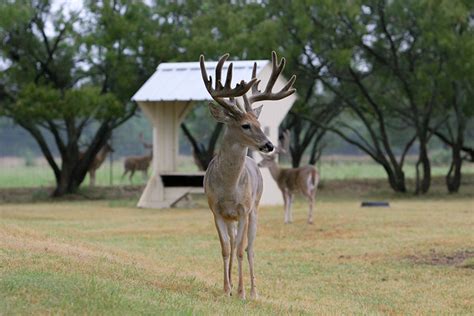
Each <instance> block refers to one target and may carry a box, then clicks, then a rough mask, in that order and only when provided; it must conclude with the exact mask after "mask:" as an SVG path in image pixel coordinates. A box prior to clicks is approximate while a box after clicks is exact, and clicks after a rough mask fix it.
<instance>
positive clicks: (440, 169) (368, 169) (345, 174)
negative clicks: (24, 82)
mask: <svg viewBox="0 0 474 316" xmlns="http://www.w3.org/2000/svg"><path fill="white" fill-rule="evenodd" d="M318 168H319V169H320V172H321V176H322V179H323V180H334V179H339V180H340V179H385V178H386V177H387V176H386V173H385V171H384V170H383V168H382V167H381V166H379V165H377V164H375V163H374V162H372V161H371V160H369V159H367V158H363V159H361V158H360V157H353V159H351V158H350V157H345V158H344V159H341V160H338V159H334V158H333V159H331V160H326V161H323V162H322V163H321V164H318ZM179 170H181V171H195V170H197V169H196V167H195V166H194V165H193V163H192V161H191V160H190V158H189V157H187V158H182V159H180V161H179ZM447 171H448V166H447V165H433V166H432V174H433V176H444V175H446V173H447ZM405 172H406V177H407V178H414V177H415V168H414V165H413V163H407V167H406V171H405ZM122 173H123V163H122V162H121V161H117V162H115V163H114V164H113V165H112V179H111V171H110V164H109V163H108V162H106V163H105V164H104V165H103V166H102V167H101V168H100V169H99V170H98V171H97V175H96V177H97V179H96V182H97V185H100V186H108V185H110V184H113V185H128V184H130V181H129V179H128V178H124V179H122ZM463 173H464V174H474V164H472V163H471V164H469V163H465V164H464V166H463ZM145 182H146V181H145V178H144V177H143V175H142V173H136V174H135V176H134V178H133V182H132V183H133V184H144V183H145ZM88 184H89V178H88V177H87V178H86V179H85V181H84V183H83V185H86V186H87V185H88ZM54 185H55V181H54V175H53V172H52V171H51V169H50V168H49V167H48V166H47V165H44V164H42V165H37V166H29V167H26V166H22V165H15V166H2V164H1V163H0V188H21V187H23V188H24V187H41V186H43V187H44V186H46V187H51V186H54Z"/></svg>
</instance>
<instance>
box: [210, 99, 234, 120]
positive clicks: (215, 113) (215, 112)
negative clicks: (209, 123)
mask: <svg viewBox="0 0 474 316" xmlns="http://www.w3.org/2000/svg"><path fill="white" fill-rule="evenodd" d="M209 112H211V115H212V117H213V118H214V119H215V120H216V121H217V122H220V123H228V122H229V121H230V115H229V113H227V111H226V110H224V109H223V108H221V107H220V106H218V105H215V104H214V103H212V102H209Z"/></svg>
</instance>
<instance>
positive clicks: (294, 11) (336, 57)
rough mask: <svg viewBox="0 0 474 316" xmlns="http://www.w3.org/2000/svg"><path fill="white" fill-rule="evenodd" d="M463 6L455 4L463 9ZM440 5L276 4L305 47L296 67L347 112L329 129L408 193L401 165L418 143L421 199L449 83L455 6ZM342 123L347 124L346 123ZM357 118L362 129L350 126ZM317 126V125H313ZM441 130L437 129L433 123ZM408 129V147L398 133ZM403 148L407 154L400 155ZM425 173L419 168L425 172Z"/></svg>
mask: <svg viewBox="0 0 474 316" xmlns="http://www.w3.org/2000/svg"><path fill="white" fill-rule="evenodd" d="M459 3H460V2H459V1H457V2H455V4H454V5H459ZM443 4H444V6H438V5H437V4H436V3H435V1H430V0H426V1H417V2H412V1H383V0H373V1H356V2H354V1H343V2H334V1H305V2H302V1H301V2H294V3H292V4H291V6H290V8H288V5H287V4H286V3H283V2H280V1H275V2H274V8H275V10H276V15H277V16H278V17H279V18H280V19H281V21H282V22H281V23H282V25H284V26H285V27H286V31H287V33H288V34H289V35H290V37H289V39H290V43H291V44H287V46H288V47H291V48H289V50H290V51H292V52H293V51H295V49H296V47H297V48H298V49H299V59H298V61H297V67H299V68H301V69H305V70H306V71H307V73H309V74H312V75H313V78H314V79H315V80H317V81H319V82H321V83H322V84H323V86H324V90H325V92H323V93H330V94H332V95H333V97H334V99H335V102H336V101H337V102H338V103H340V104H341V106H343V107H344V108H345V111H344V116H342V117H340V119H338V120H337V122H335V123H334V124H333V126H332V127H331V128H330V130H331V131H332V132H334V133H336V134H338V135H339V136H340V137H342V138H343V139H345V140H346V141H348V142H349V143H351V144H353V145H356V146H357V147H358V148H360V149H361V150H362V151H364V152H365V153H367V154H368V155H370V156H371V157H372V158H373V159H374V160H375V161H376V162H377V163H379V164H381V165H382V166H383V167H384V169H385V171H386V172H387V176H388V180H389V183H390V185H391V187H392V188H393V189H394V190H395V191H398V192H406V184H405V176H404V172H403V165H404V161H405V156H406V154H407V152H408V150H409V149H410V148H411V146H412V145H413V144H414V142H415V141H417V143H418V145H419V151H418V153H419V157H418V161H417V171H419V176H417V182H416V189H415V191H416V192H417V193H425V192H427V191H428V190H429V187H430V182H431V167H430V161H429V156H428V148H427V145H428V142H429V140H430V137H431V132H430V125H431V124H434V122H433V120H434V114H433V113H434V112H435V109H436V106H437V104H438V99H439V97H440V96H439V87H440V83H441V79H442V77H443V75H444V74H443V73H442V71H441V70H442V65H443V64H444V63H445V60H444V58H443V53H442V51H441V50H439V47H438V45H435V44H436V42H437V41H441V40H443V38H442V34H443V33H442V31H443V30H445V27H446V25H444V24H437V21H438V18H439V17H440V16H443V14H444V15H449V10H446V7H449V6H450V4H449V3H448V2H447V1H446V2H443ZM342 118H345V120H343V119H342ZM348 119H352V120H357V121H358V122H360V123H361V124H362V126H363V130H361V129H355V128H354V124H348V123H347V120H348ZM313 121H314V119H313ZM435 125H436V124H435ZM401 129H402V130H404V131H405V133H404V134H405V135H404V137H403V138H404V139H403V141H402V144H398V146H396V144H395V138H399V137H395V132H396V131H399V130H401ZM399 145H401V150H397V148H398V147H400V146H399ZM420 167H421V168H420Z"/></svg>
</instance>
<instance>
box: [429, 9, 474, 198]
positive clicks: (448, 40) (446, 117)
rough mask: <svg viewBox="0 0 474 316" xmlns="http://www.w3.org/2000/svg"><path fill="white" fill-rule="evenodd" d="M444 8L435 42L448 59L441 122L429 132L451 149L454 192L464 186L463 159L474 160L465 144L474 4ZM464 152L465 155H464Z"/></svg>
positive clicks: (473, 75)
mask: <svg viewBox="0 0 474 316" xmlns="http://www.w3.org/2000/svg"><path fill="white" fill-rule="evenodd" d="M444 6H448V4H444ZM443 9H444V10H449V12H450V14H449V15H445V14H443V15H440V16H439V18H438V19H437V23H439V24H442V25H443V34H440V36H442V39H443V40H442V41H441V40H440V41H438V42H436V43H435V44H436V45H437V46H438V49H439V50H440V51H441V52H442V53H443V55H444V59H445V62H444V63H443V65H442V68H441V72H442V74H443V77H442V81H441V84H440V88H439V89H440V98H439V106H438V108H437V113H436V115H437V116H438V121H440V122H441V124H438V125H434V124H433V125H432V126H430V131H431V132H432V133H434V135H436V136H437V137H438V138H439V139H440V140H441V141H442V142H444V143H445V144H446V145H448V146H449V147H450V148H451V164H450V168H449V170H448V173H447V175H446V186H447V189H448V191H449V192H450V193H455V192H458V191H459V188H460V186H461V176H462V172H461V169H462V165H463V161H464V160H469V159H471V160H472V159H474V148H472V147H469V146H468V145H467V143H466V136H467V131H468V123H469V119H470V118H472V116H473V114H474V110H473V107H472V101H471V99H472V96H473V94H474V89H473V86H472V84H473V82H474V65H473V63H472V56H473V55H474V39H473V38H474V37H473V30H474V29H473V26H472V23H471V22H472V9H473V6H472V3H471V2H468V1H465V2H456V3H455V4H451V3H450V4H449V6H448V7H445V8H443ZM463 152H465V153H466V154H467V156H466V157H463Z"/></svg>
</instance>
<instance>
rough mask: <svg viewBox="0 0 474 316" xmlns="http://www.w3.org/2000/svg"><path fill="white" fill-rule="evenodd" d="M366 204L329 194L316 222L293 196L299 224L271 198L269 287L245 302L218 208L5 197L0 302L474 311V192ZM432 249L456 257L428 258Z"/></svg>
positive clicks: (70, 308)
mask: <svg viewBox="0 0 474 316" xmlns="http://www.w3.org/2000/svg"><path fill="white" fill-rule="evenodd" d="M111 205H115V206H111ZM359 205H360V201H359V200H357V199H348V198H346V199H344V200H342V201H336V200H323V201H318V203H317V207H316V218H315V224H314V225H307V224H306V223H305V220H306V204H304V203H302V202H297V203H296V205H295V214H294V217H295V222H294V223H293V224H291V225H285V224H283V211H282V209H281V208H279V207H271V208H262V209H261V210H260V214H259V222H260V225H259V231H258V238H257V241H256V269H257V270H256V271H257V286H258V288H259V291H260V296H261V297H260V299H259V300H258V301H246V302H241V301H240V300H238V299H236V298H225V297H223V295H222V290H221V287H222V284H221V283H222V275H221V274H222V263H221V258H220V249H219V242H218V241H217V234H216V232H215V227H214V225H213V223H212V217H211V214H210V211H209V210H207V209H206V208H197V209H173V210H162V211H157V210H143V209H136V208H132V207H124V206H121V205H120V203H112V204H109V203H108V202H81V203H79V202H68V203H65V202H62V203H45V204H23V205H13V204H10V205H2V206H0V296H1V297H2V298H4V299H3V300H0V310H1V311H4V312H6V313H7V314H16V313H18V314H31V313H35V314H51V313H53V314H57V313H58V314H76V313H78V314H124V315H125V314H126V315H130V314H159V313H173V314H176V313H184V314H192V313H198V314H236V313H239V314H243V313H244V314H293V313H296V314H315V313H316V314H352V313H356V314H381V313H382V314H431V313H438V314H440V313H441V314H472V313H474V307H473V305H472V302H473V301H474V295H473V293H474V291H473V288H472V285H471V283H472V282H468V280H470V279H472V278H473V276H474V275H473V270H472V269H460V268H458V266H467V267H470V266H471V265H473V263H472V262H471V261H470V260H472V258H471V259H469V257H472V253H473V249H472V245H473V244H474V236H473V229H472V228H473V227H474V216H473V215H474V214H473V210H472V200H470V199H466V198H463V199H458V200H457V199H452V198H451V199H449V200H439V199H436V200H435V199H432V200H430V199H424V200H423V201H417V200H410V199H408V200H401V199H396V200H393V201H392V203H391V207H390V208H360V207H359ZM430 249H434V252H432V251H431V250H430ZM460 250H464V252H463V254H460V253H459V251H460ZM430 256H431V257H430ZM443 256H444V257H443ZM451 256H452V257H453V259H449V258H451ZM461 257H462V258H463V261H462V262H461V261H458V260H461ZM415 258H416V259H415ZM434 258H438V259H437V260H439V261H440V262H442V261H443V260H447V261H446V262H449V263H450V264H451V261H456V263H455V264H454V265H450V264H439V265H433V264H425V263H426V262H425V260H434ZM443 258H444V259H443ZM449 260H451V261H449ZM419 263H423V264H419ZM245 268H246V270H245V273H246V274H245V276H246V278H247V281H248V271H247V267H246V266H245ZM246 283H247V285H248V282H246Z"/></svg>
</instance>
